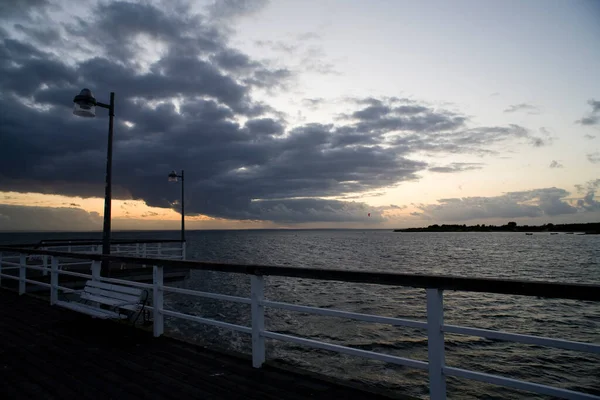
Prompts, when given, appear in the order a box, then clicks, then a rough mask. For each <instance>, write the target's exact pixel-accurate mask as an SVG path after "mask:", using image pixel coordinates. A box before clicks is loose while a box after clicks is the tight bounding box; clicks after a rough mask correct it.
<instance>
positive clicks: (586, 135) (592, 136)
mask: <svg viewBox="0 0 600 400" xmlns="http://www.w3.org/2000/svg"><path fill="white" fill-rule="evenodd" d="M583 137H584V138H586V139H589V140H592V139H596V136H594V135H588V134H585V135H583Z"/></svg>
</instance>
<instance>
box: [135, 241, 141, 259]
mask: <svg viewBox="0 0 600 400" xmlns="http://www.w3.org/2000/svg"><path fill="white" fill-rule="evenodd" d="M135 256H136V257H139V256H140V244H139V243H136V244H135Z"/></svg>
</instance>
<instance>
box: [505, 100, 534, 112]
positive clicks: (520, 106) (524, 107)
mask: <svg viewBox="0 0 600 400" xmlns="http://www.w3.org/2000/svg"><path fill="white" fill-rule="evenodd" d="M517 111H527V113H528V114H539V113H540V109H539V108H538V107H536V106H534V105H532V104H527V103H521V104H513V105H510V106H508V108H507V109H506V110H504V112H505V113H513V112H517Z"/></svg>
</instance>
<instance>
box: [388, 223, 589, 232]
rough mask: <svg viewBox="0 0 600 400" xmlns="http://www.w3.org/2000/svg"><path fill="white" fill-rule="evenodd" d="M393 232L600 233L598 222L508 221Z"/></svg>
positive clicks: (406, 229) (433, 226)
mask: <svg viewBox="0 0 600 400" xmlns="http://www.w3.org/2000/svg"><path fill="white" fill-rule="evenodd" d="M394 232H564V233H574V232H578V233H587V234H600V222H590V223H587V224H544V225H522V226H519V225H517V224H516V223H515V222H509V223H508V224H506V225H500V226H497V225H485V224H477V225H469V226H467V225H446V224H443V225H438V224H434V225H429V226H427V227H421V228H404V229H394Z"/></svg>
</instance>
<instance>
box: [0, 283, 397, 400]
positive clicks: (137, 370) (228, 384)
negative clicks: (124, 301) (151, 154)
mask: <svg viewBox="0 0 600 400" xmlns="http://www.w3.org/2000/svg"><path fill="white" fill-rule="evenodd" d="M0 393H2V394H3V395H2V397H3V398H11V399H20V398H36V399H37V398H43V399H69V398H78V399H95V398H101V399H110V398H112V399H124V398H127V399H136V398H139V399H148V398H161V399H185V398H201V399H207V400H212V399H215V400H217V399H257V400H258V399H260V400H267V399H289V400H295V399H306V398H313V399H328V400H330V399H346V398H348V399H350V398H352V399H389V398H390V397H384V396H382V395H377V394H374V393H370V392H367V391H360V390H357V389H356V388H354V387H348V386H345V385H341V384H339V383H336V382H335V381H332V380H321V379H317V378H315V377H313V376H308V375H304V374H297V373H294V372H290V371H284V370H280V369H277V368H273V367H270V366H267V367H265V368H262V369H254V368H252V366H251V363H250V361H248V360H244V359H241V358H238V357H234V356H231V355H226V354H222V353H217V352H212V351H208V350H206V349H203V348H201V347H198V346H193V345H191V344H187V343H184V342H181V341H177V340H175V339H171V338H159V339H156V338H153V337H152V336H151V335H150V334H149V333H148V332H145V331H142V330H140V329H134V328H130V327H128V326H126V325H122V324H116V323H114V322H111V321H101V320H96V319H92V318H90V317H89V316H86V315H81V314H77V313H75V312H71V311H68V310H65V309H63V308H59V307H51V306H50V305H49V304H48V303H47V301H43V300H40V299H37V298H34V297H30V296H26V295H25V296H18V295H17V294H16V293H14V292H12V291H8V290H4V289H0ZM6 395H7V396H6ZM394 397H395V396H394Z"/></svg>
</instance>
